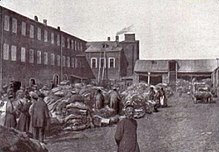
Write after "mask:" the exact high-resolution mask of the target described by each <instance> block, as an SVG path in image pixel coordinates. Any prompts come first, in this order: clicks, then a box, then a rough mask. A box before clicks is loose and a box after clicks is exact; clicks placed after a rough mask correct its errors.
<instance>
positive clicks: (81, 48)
mask: <svg viewBox="0 0 219 152" xmlns="http://www.w3.org/2000/svg"><path fill="white" fill-rule="evenodd" d="M80 50H81V51H83V44H82V43H81V49H80Z"/></svg>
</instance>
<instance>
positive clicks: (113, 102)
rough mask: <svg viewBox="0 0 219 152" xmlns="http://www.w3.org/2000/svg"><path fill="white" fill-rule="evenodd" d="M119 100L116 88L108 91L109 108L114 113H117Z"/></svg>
mask: <svg viewBox="0 0 219 152" xmlns="http://www.w3.org/2000/svg"><path fill="white" fill-rule="evenodd" d="M120 101H121V98H120V96H119V93H118V92H117V89H116V88H113V90H112V92H111V93H110V108H112V109H114V110H115V112H116V114H118V113H119V109H120V108H119V106H120Z"/></svg>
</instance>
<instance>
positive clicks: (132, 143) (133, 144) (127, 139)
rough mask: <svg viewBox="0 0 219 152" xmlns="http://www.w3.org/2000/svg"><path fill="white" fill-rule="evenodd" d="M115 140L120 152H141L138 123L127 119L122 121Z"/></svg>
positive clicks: (118, 126)
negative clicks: (138, 140)
mask: <svg viewBox="0 0 219 152" xmlns="http://www.w3.org/2000/svg"><path fill="white" fill-rule="evenodd" d="M115 140H116V143H117V145H118V152H139V151H140V150H139V147H138V142H137V121H136V120H134V119H127V118H125V119H123V120H121V121H120V122H119V123H118V125H117V128H116V133H115Z"/></svg>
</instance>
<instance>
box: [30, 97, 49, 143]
mask: <svg viewBox="0 0 219 152" xmlns="http://www.w3.org/2000/svg"><path fill="white" fill-rule="evenodd" d="M43 98H44V95H43V94H42V93H40V94H39V95H38V100H37V101H36V102H34V103H33V105H32V108H31V111H30V115H31V121H32V124H31V125H32V127H33V128H32V129H33V137H34V138H35V139H38V140H39V141H40V142H44V132H45V128H46V127H47V125H48V122H49V109H48V106H47V104H46V103H45V102H44V100H43Z"/></svg>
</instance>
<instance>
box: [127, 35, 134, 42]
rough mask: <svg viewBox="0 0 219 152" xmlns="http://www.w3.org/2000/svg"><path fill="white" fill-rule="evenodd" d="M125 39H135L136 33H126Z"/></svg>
mask: <svg viewBox="0 0 219 152" xmlns="http://www.w3.org/2000/svg"><path fill="white" fill-rule="evenodd" d="M125 41H131V42H133V41H135V34H125Z"/></svg>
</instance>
